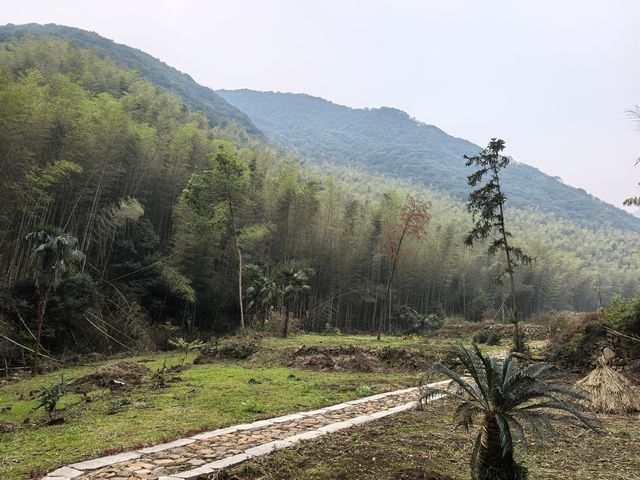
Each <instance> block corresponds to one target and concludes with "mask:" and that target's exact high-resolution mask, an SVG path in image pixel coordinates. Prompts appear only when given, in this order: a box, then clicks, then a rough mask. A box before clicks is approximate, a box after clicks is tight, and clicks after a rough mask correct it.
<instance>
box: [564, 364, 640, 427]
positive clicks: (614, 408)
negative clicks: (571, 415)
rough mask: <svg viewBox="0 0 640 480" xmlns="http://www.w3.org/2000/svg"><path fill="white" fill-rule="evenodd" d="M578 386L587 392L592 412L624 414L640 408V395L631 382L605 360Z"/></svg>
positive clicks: (578, 383)
mask: <svg viewBox="0 0 640 480" xmlns="http://www.w3.org/2000/svg"><path fill="white" fill-rule="evenodd" d="M576 386H577V387H579V388H580V389H582V390H584V391H585V392H586V393H587V395H588V397H589V402H588V404H587V405H588V408H589V410H591V411H592V412H596V413H611V414H618V415H624V414H626V413H633V412H637V411H638V410H640V395H638V392H636V390H635V389H634V387H633V386H632V384H631V382H630V381H629V380H628V379H627V378H626V377H625V376H624V375H622V374H620V373H618V372H616V371H615V370H613V369H612V368H610V367H609V366H608V365H606V364H605V363H604V362H603V361H598V364H597V365H596V368H595V369H594V370H593V371H592V372H591V373H590V374H589V375H587V376H586V377H584V378H583V379H581V380H579V381H578V382H576Z"/></svg>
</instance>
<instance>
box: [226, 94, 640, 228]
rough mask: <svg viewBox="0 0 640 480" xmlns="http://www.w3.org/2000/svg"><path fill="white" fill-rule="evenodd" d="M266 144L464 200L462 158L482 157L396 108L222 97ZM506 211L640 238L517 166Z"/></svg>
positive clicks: (608, 211) (605, 212) (508, 181)
mask: <svg viewBox="0 0 640 480" xmlns="http://www.w3.org/2000/svg"><path fill="white" fill-rule="evenodd" d="M218 93H219V94H220V95H221V96H222V97H223V98H224V99H226V100H227V101H228V102H229V103H231V104H232V105H235V106H236V107H238V108H240V109H241V110H242V111H243V112H246V113H247V114H248V115H249V117H250V118H251V120H252V121H253V122H254V123H255V124H256V125H257V127H258V128H260V129H261V130H262V131H263V132H264V133H265V134H266V135H267V136H268V137H269V138H270V139H271V140H273V141H275V142H277V143H279V144H281V145H285V146H287V147H289V148H291V149H293V150H294V151H296V152H298V153H299V154H300V155H302V156H303V157H304V158H305V159H308V160H310V161H314V162H318V161H319V162H332V163H337V164H340V165H357V166H363V167H365V168H367V169H368V170H372V171H377V172H379V173H381V174H384V175H387V176H393V177H395V178H404V179H412V180H415V181H418V182H420V183H421V184H422V185H426V186H430V187H433V188H437V189H440V190H442V191H445V192H448V193H449V194H450V195H451V196H453V197H454V198H457V199H460V200H463V199H465V198H466V196H467V194H468V188H467V187H466V178H467V176H468V175H470V174H471V173H472V172H471V171H470V169H469V168H468V167H465V164H464V162H463V161H461V158H462V156H463V155H476V154H477V153H478V152H480V151H481V150H482V148H481V147H479V146H477V145H474V144H472V143H470V142H468V141H466V140H463V139H460V138H455V137H452V136H450V135H447V134H446V133H445V132H443V131H442V130H440V129H439V128H437V127H435V126H433V125H427V124H425V123H422V122H419V121H418V120H416V119H414V118H411V117H410V116H409V115H407V114H406V113H405V112H402V111H400V110H397V109H394V108H387V107H382V108H379V109H352V108H348V107H344V106H341V105H336V104H334V103H331V102H328V101H326V100H323V99H321V98H316V97H311V96H309V95H304V94H291V93H273V92H255V91H251V90H235V91H226V90H220V91H218ZM504 185H505V194H506V195H507V196H508V197H509V201H510V203H511V205H513V206H514V207H518V208H531V209H535V210H539V211H541V212H544V213H552V214H553V215H555V216H557V217H561V218H563V219H566V220H569V221H572V222H574V223H579V224H581V225H585V226H593V225H595V224H599V225H611V226H614V227H616V228H620V229H626V230H630V231H634V232H640V220H639V219H637V218H635V217H633V216H632V215H630V214H628V213H626V212H624V211H623V210H621V209H619V208H616V207H614V206H612V205H609V204H607V203H605V202H603V201H601V200H599V199H597V198H595V197H593V196H591V195H589V194H588V193H587V192H585V191H584V190H582V189H578V188H573V187H570V186H568V185H565V184H564V183H562V181H561V180H560V179H558V178H554V177H550V176H548V175H545V174H544V173H542V172H541V171H539V170H537V169H536V168H533V167H530V166H528V165H524V164H521V163H517V162H514V163H513V164H512V166H511V167H510V168H509V170H507V171H505V172H504Z"/></svg>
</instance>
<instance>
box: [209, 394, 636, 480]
mask: <svg viewBox="0 0 640 480" xmlns="http://www.w3.org/2000/svg"><path fill="white" fill-rule="evenodd" d="M454 408H455V404H454V403H453V402H451V401H438V402H434V403H432V404H429V405H427V406H426V407H425V410H424V411H412V412H407V413H403V414H399V415H394V416H391V417H387V418H385V419H382V420H379V421H375V422H372V423H369V424H364V425H360V426H359V427H356V428H351V429H348V430H344V431H342V432H337V433H335V434H332V435H328V436H326V437H322V438H320V439H318V440H315V441H309V442H303V443H302V444H300V446H298V447H297V448H294V449H287V450H281V451H279V452H276V453H273V454H271V455H268V456H266V457H262V458H260V459H257V460H255V461H253V462H248V463H245V464H243V465H241V466H239V467H237V468H235V469H233V470H232V471H229V472H225V473H224V474H223V475H220V477H219V478H220V479H234V480H258V479H265V480H266V479H269V480H275V479H278V480H280V479H289V480H295V479H299V480H302V479H304V480H356V479H357V480H374V479H375V480H398V479H403V478H407V477H406V476H403V475H405V474H406V472H411V474H412V475H414V476H413V477H408V478H423V479H429V478H442V477H438V476H443V477H445V478H453V479H456V480H466V479H468V478H469V458H470V455H471V449H472V446H473V441H474V439H475V432H470V433H465V432H464V431H463V430H462V429H456V428H454V424H453V418H452V415H453V411H454ZM598 418H599V420H600V421H601V423H602V426H603V427H604V429H605V430H604V432H603V433H594V432H591V431H588V430H584V429H581V428H578V427H575V426H572V425H568V424H562V423H561V424H558V425H557V427H556V429H555V434H554V435H551V436H550V437H549V439H548V441H547V443H545V444H538V443H536V442H531V444H530V448H529V449H525V448H523V447H522V445H517V449H516V459H517V461H518V462H520V463H524V464H525V466H526V467H527V468H528V469H529V478H530V479H531V480H534V479H544V480H640V456H639V455H638V452H640V421H638V418H632V417H628V416H613V415H600V416H598Z"/></svg>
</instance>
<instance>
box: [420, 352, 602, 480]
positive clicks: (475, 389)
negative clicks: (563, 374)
mask: <svg viewBox="0 0 640 480" xmlns="http://www.w3.org/2000/svg"><path fill="white" fill-rule="evenodd" d="M458 358H459V360H460V362H461V363H462V366H463V367H464V369H465V370H466V371H467V372H468V375H469V376H470V377H471V378H469V379H468V378H463V376H461V375H459V374H458V373H456V372H454V371H453V370H451V369H449V368H447V367H445V366H444V365H442V364H440V363H438V364H435V365H434V367H433V372H434V373H438V374H443V375H445V376H446V377H448V378H449V379H451V380H452V387H453V388H450V389H446V390H443V389H435V388H431V387H428V386H427V385H426V383H423V385H422V386H421V390H422V393H423V398H425V399H429V398H433V397H434V396H440V395H446V396H450V397H453V398H454V399H456V400H458V401H459V402H460V404H459V405H458V407H457V408H456V410H455V415H454V417H455V419H456V421H457V422H458V425H459V426H461V427H462V428H464V430H465V431H469V429H470V428H471V427H472V426H473V425H474V422H475V421H476V420H479V424H480V430H479V432H478V436H477V438H476V441H475V445H474V447H473V453H472V456H471V478H472V479H473V480H517V479H524V478H526V469H524V468H522V467H520V466H519V465H517V464H516V462H515V461H514V457H513V453H514V437H515V438H518V439H519V440H522V441H523V443H525V444H526V438H525V429H526V430H527V431H528V432H530V433H533V434H534V435H537V436H538V437H539V438H540V439H543V436H542V434H543V433H545V432H548V431H549V427H550V420H551V419H552V418H551V416H550V415H549V414H550V412H549V411H550V410H556V411H561V412H564V413H565V414H564V415H559V416H558V417H557V418H558V419H559V420H573V421H576V422H577V423H578V424H579V425H581V426H583V427H586V428H589V429H593V430H596V429H597V426H596V424H595V423H594V422H593V421H592V420H591V419H589V418H588V417H587V416H585V415H584V414H583V413H582V409H581V405H580V403H579V402H576V401H577V400H582V399H584V396H583V395H582V394H580V393H579V392H577V391H575V390H571V389H568V388H565V387H562V386H558V385H554V384H552V383H548V381H549V380H550V379H551V378H552V377H553V376H554V374H553V366H552V365H550V364H546V363H540V364H536V365H532V366H529V367H527V368H524V369H520V368H519V367H518V364H517V361H516V360H515V359H514V358H513V357H512V356H510V355H509V356H508V357H507V358H505V359H504V360H503V359H498V358H493V357H488V356H487V357H485V356H483V355H482V353H481V352H480V350H479V349H478V347H477V346H475V345H474V347H473V349H472V350H469V349H466V348H465V347H463V346H460V347H458Z"/></svg>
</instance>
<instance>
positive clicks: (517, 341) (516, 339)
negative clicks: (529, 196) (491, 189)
mask: <svg viewBox="0 0 640 480" xmlns="http://www.w3.org/2000/svg"><path fill="white" fill-rule="evenodd" d="M496 177H497V173H496ZM498 192H500V189H499V187H498ZM500 231H501V232H502V239H503V241H504V253H505V254H506V256H507V273H508V274H509V283H510V285H511V306H512V309H513V314H512V315H513V316H512V319H511V322H512V323H513V349H514V350H515V351H516V352H522V351H523V350H524V342H523V341H522V338H521V337H520V325H519V324H518V307H517V303H516V282H515V279H514V278H513V263H512V260H511V255H510V253H509V242H508V241H507V232H506V230H505V226H504V210H503V208H502V202H500Z"/></svg>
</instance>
